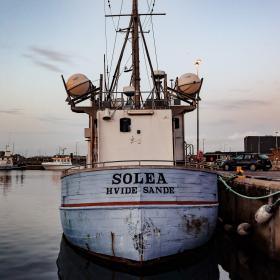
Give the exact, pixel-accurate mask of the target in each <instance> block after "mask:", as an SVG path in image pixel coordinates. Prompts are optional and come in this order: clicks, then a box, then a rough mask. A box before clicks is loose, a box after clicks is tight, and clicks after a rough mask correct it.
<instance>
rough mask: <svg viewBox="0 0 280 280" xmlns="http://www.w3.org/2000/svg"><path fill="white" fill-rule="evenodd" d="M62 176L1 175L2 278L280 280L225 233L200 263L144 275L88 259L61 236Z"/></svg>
mask: <svg viewBox="0 0 280 280" xmlns="http://www.w3.org/2000/svg"><path fill="white" fill-rule="evenodd" d="M60 175H61V173H60V172H54V171H39V170H32V171H31V170H30V171H29V170H27V171H0V279H174V280H175V279H224V280H226V279H279V275H280V271H279V268H278V266H277V265H275V264H273V263H272V262H271V261H269V260H267V259H266V258H264V257H263V256H261V255H260V254H256V253H252V251H251V249H248V248H246V247H245V248H243V247H241V245H240V244H241V243H245V244H246V242H239V240H235V239H236V238H235V237H234V236H232V237H230V236H226V235H225V234H224V233H223V232H222V231H220V233H217V234H216V235H215V237H214V238H213V240H212V241H211V242H210V243H209V244H207V245H206V246H205V248H203V249H202V250H198V251H197V252H193V256H195V258H193V257H191V258H190V257H188V256H186V258H185V259H180V261H178V262H177V263H175V264H174V263H173V264H172V265H171V264H170V266H169V265H166V264H165V265H164V267H157V269H156V270H153V269H152V270H150V271H146V272H145V274H144V275H142V274H141V272H140V271H133V270H131V269H130V270H128V269H126V268H123V267H119V266H113V267H112V265H110V264H106V263H105V264H104V263H100V262H98V261H97V260H92V259H88V258H87V257H86V256H84V255H81V254H80V253H79V252H77V251H76V250H75V249H74V248H72V247H71V246H70V245H69V244H68V243H67V242H66V241H65V239H64V238H63V236H62V228H61V225H60V218H59V204H60ZM97 226H98V225H97ZM218 232H219V231H218Z"/></svg>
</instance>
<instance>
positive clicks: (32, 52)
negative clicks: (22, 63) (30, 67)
mask: <svg viewBox="0 0 280 280" xmlns="http://www.w3.org/2000/svg"><path fill="white" fill-rule="evenodd" d="M23 57H25V58H27V59H30V60H31V61H32V62H33V63H34V64H36V65H38V66H40V67H42V68H45V69H47V70H49V71H53V72H59V73H61V72H62V70H61V66H63V65H65V64H67V65H69V64H73V62H72V58H71V56H70V55H67V54H65V53H62V52H58V51H55V50H51V49H49V48H42V47H37V46H30V47H29V52H28V53H24V54H23Z"/></svg>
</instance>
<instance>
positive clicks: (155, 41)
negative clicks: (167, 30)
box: [151, 16, 158, 70]
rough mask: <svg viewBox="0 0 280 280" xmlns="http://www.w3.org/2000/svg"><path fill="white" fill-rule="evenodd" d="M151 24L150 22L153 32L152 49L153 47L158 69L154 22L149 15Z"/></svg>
mask: <svg viewBox="0 0 280 280" xmlns="http://www.w3.org/2000/svg"><path fill="white" fill-rule="evenodd" d="M151 24H152V33H153V41H154V49H155V57H156V64H157V70H158V56H157V46H156V39H155V31H154V23H153V19H152V16H151Z"/></svg>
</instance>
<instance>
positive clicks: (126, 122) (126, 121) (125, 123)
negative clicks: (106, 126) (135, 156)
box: [120, 118, 131, 132]
mask: <svg viewBox="0 0 280 280" xmlns="http://www.w3.org/2000/svg"><path fill="white" fill-rule="evenodd" d="M130 126H131V119H130V118H121V119H120V131H121V132H130V130H131V128H130Z"/></svg>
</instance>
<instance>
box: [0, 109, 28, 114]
mask: <svg viewBox="0 0 280 280" xmlns="http://www.w3.org/2000/svg"><path fill="white" fill-rule="evenodd" d="M0 114H8V115H21V114H23V112H22V109H21V108H11V109H0Z"/></svg>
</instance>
